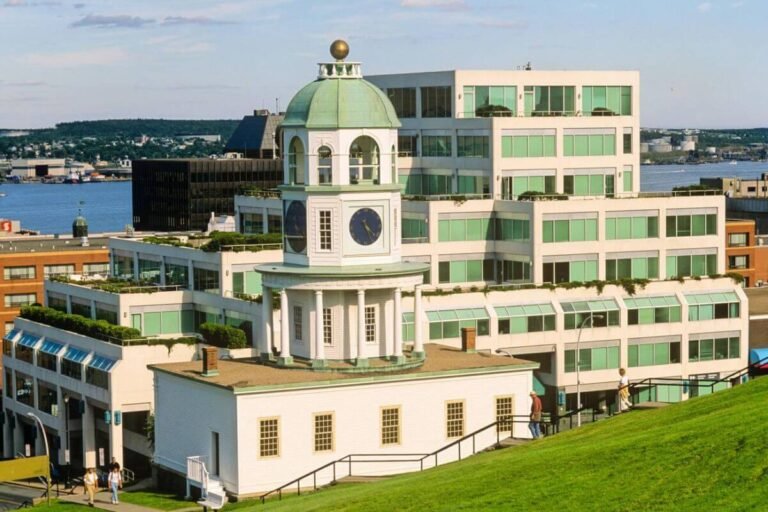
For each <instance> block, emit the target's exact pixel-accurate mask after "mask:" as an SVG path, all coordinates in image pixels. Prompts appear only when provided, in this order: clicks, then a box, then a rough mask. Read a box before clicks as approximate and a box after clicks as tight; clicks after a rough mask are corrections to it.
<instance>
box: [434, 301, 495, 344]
mask: <svg viewBox="0 0 768 512" xmlns="http://www.w3.org/2000/svg"><path fill="white" fill-rule="evenodd" d="M427 318H428V319H429V339H431V340H437V339H445V338H458V337H459V336H461V328H462V327H474V328H475V330H476V333H477V335H478V336H488V335H489V334H490V329H489V322H490V318H489V316H488V312H487V311H486V310H485V308H472V309H446V310H441V311H427Z"/></svg>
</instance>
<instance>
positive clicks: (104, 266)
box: [83, 262, 109, 276]
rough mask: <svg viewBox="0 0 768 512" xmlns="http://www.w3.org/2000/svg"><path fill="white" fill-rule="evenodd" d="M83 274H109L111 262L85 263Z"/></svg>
mask: <svg viewBox="0 0 768 512" xmlns="http://www.w3.org/2000/svg"><path fill="white" fill-rule="evenodd" d="M83 274H85V275H89V276H91V275H94V274H101V275H109V262H106V263H83Z"/></svg>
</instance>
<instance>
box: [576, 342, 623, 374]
mask: <svg viewBox="0 0 768 512" xmlns="http://www.w3.org/2000/svg"><path fill="white" fill-rule="evenodd" d="M618 367H619V347H599V348H580V349H579V371H580V372H588V371H594V370H608V369H611V368H618ZM575 371H576V350H574V349H566V350H565V373H573V372H575Z"/></svg>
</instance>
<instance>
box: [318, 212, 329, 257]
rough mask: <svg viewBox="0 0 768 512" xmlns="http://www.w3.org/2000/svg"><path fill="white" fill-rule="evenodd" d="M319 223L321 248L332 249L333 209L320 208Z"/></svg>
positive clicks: (324, 249)
mask: <svg viewBox="0 0 768 512" xmlns="http://www.w3.org/2000/svg"><path fill="white" fill-rule="evenodd" d="M319 224H320V250H321V251H330V250H331V236H332V233H331V210H320V212H319Z"/></svg>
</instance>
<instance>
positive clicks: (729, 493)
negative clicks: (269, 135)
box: [237, 378, 768, 512]
mask: <svg viewBox="0 0 768 512" xmlns="http://www.w3.org/2000/svg"><path fill="white" fill-rule="evenodd" d="M767 431H768V378H764V379H761V380H757V381H753V382H751V383H749V384H746V385H744V386H739V387H737V388H735V389H733V390H730V391H722V392H719V393H716V394H714V395H710V396H705V397H701V398H695V399H693V400H689V401H688V402H684V403H681V404H678V405H671V406H669V407H666V408H663V409H659V410H655V411H637V412H631V413H629V414H624V415H621V416H617V417H614V418H611V419H608V420H605V421H602V422H598V423H596V424H592V425H587V426H585V427H583V428H582V429H581V430H579V431H571V432H567V433H564V434H560V435H558V436H555V437H552V438H548V439H543V440H541V441H536V442H533V443H530V444H528V445H525V446H521V447H516V448H509V449H506V450H500V451H496V452H491V453H484V454H480V455H477V456H475V457H471V458H470V459H467V460H465V461H463V462H458V463H453V464H448V465H446V466H442V467H439V468H436V469H433V470H429V471H426V472H424V473H413V474H407V475H402V476H398V477H395V478H392V479H388V480H385V481H382V482H377V483H369V484H351V485H340V486H336V487H332V488H328V489H326V490H323V491H321V492H319V493H316V494H313V495H309V496H301V497H291V498H288V499H285V500H283V501H282V502H277V501H272V502H270V503H269V504H268V505H267V506H266V507H264V506H262V505H259V504H258V502H250V503H248V502H245V503H239V504H238V506H237V508H238V510H239V511H245V510H248V509H253V510H268V511H273V510H274V511H284V510H297V511H302V512H308V511H327V510H332V511H334V512H338V511H345V510H364V511H365V512H376V511H386V512H389V511H392V510H398V511H402V510H412V511H427V510H429V511H431V510H450V511H456V510H472V511H480V510H482V511H486V510H498V511H509V510H530V511H536V512H541V511H549V510H551V511H558V512H564V511H567V512H571V511H582V510H584V511H600V512H609V511H632V512H641V511H648V512H651V511H653V512H662V511H675V512H682V511H696V512H709V511H718V512H719V511H728V512H737V511H756V510H768V443H766V432H767ZM249 505H250V506H249Z"/></svg>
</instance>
